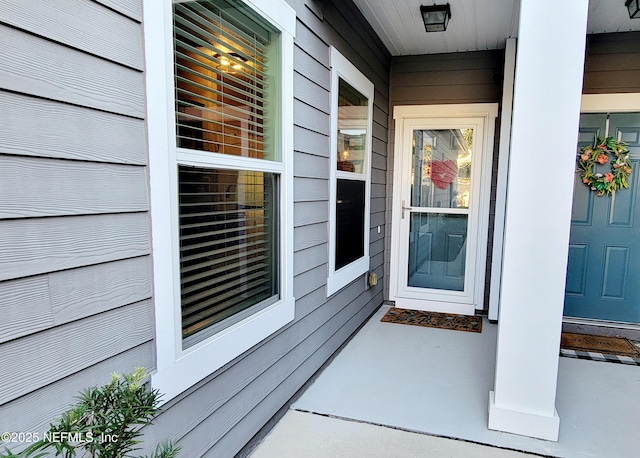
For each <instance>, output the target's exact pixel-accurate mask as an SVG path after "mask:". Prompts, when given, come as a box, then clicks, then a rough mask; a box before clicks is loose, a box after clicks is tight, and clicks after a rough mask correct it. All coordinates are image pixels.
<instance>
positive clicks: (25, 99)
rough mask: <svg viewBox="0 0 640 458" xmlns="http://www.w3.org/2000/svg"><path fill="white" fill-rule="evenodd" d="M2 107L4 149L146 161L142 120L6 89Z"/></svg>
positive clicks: (0, 127)
mask: <svg viewBox="0 0 640 458" xmlns="http://www.w3.org/2000/svg"><path fill="white" fill-rule="evenodd" d="M0 106H2V108H3V112H4V113H6V116H3V119H2V122H1V123H0V139H2V141H0V153H5V154H15V155H20V156H35V157H51V158H60V159H77V160H81V161H94V162H95V161H98V162H114V163H123V164H137V165H144V164H146V160H147V153H146V150H145V132H144V121H143V120H141V119H134V118H129V117H125V116H119V115H117V114H113V113H105V112H102V111H97V110H92V109H88V108H82V107H77V106H74V105H68V104H65V103H59V102H54V101H51V100H45V99H40V98H35V97H29V96H26V95H21V94H14V93H10V92H2V91H0ZM26 120H28V122H26Z"/></svg>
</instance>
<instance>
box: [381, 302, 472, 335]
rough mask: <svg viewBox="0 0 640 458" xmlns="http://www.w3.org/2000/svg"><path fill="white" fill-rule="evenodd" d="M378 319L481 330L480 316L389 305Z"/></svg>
mask: <svg viewBox="0 0 640 458" xmlns="http://www.w3.org/2000/svg"><path fill="white" fill-rule="evenodd" d="M380 321H384V322H387V323H398V324H412V325H414V326H425V327H428V328H440V329H452V330H454V331H468V332H482V317H480V316H467V315H454V314H451V313H438V312H423V311H421V310H409V309H401V308H398V307H391V308H390V309H389V311H387V313H385V315H384V316H383V317H382V319H381V320H380Z"/></svg>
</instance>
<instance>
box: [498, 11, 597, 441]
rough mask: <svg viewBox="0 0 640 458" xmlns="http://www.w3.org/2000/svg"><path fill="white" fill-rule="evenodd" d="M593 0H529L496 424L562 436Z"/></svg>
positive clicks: (515, 126)
mask: <svg viewBox="0 0 640 458" xmlns="http://www.w3.org/2000/svg"><path fill="white" fill-rule="evenodd" d="M587 10H588V0H573V1H571V2H567V1H562V2H559V1H557V0H522V1H521V5H520V25H519V31H518V50H517V58H516V76H515V88H514V105H513V120H512V134H511V156H510V161H509V183H508V186H507V208H506V218H505V237H504V254H503V273H502V291H501V297H500V315H499V321H498V323H499V329H498V345H497V354H496V378H495V389H494V391H492V392H491V393H490V401H489V428H490V429H496V430H500V431H506V432H510V433H515V434H522V435H526V436H532V437H537V438H541V439H547V440H558V431H559V427H560V418H559V417H558V413H557V412H556V409H555V399H556V385H557V375H558V352H559V346H560V332H561V326H562V309H563V303H564V287H565V276H566V268H567V253H568V245H569V229H570V220H571V202H572V198H573V178H574V171H575V156H576V142H577V135H578V123H579V114H580V97H581V92H582V76H583V65H584V52H585V39H586V24H587Z"/></svg>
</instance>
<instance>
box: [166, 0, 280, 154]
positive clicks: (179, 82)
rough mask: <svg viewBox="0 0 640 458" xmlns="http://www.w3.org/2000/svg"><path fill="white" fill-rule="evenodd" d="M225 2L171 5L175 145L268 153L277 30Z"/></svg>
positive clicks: (238, 5) (239, 6)
mask: <svg viewBox="0 0 640 458" xmlns="http://www.w3.org/2000/svg"><path fill="white" fill-rule="evenodd" d="M253 16H254V14H253V12H252V11H251V10H250V9H249V8H248V7H246V6H245V5H242V4H241V3H239V2H235V1H231V0H214V1H195V2H180V3H174V15H173V17H174V53H175V60H174V64H175V88H176V101H177V103H176V127H177V145H178V147H181V148H189V149H197V150H201V151H210V152H216V153H222V154H230V155H235V156H244V157H251V158H259V159H270V160H275V159H278V158H277V157H274V154H275V150H276V149H275V147H274V145H273V144H272V143H271V142H273V141H274V135H273V128H274V127H275V126H273V122H272V121H270V120H271V119H275V118H276V116H275V113H272V112H271V111H272V110H271V109H270V106H269V104H268V100H270V99H271V97H270V96H271V95H273V93H274V92H275V90H276V88H275V85H274V84H273V83H274V80H275V78H274V77H273V72H274V71H275V69H277V63H278V55H277V49H276V46H274V45H275V43H276V40H275V38H276V36H277V33H276V32H275V31H274V30H271V29H270V28H269V27H268V26H267V25H265V24H264V23H263V22H262V21H260V19H259V18H255V17H253Z"/></svg>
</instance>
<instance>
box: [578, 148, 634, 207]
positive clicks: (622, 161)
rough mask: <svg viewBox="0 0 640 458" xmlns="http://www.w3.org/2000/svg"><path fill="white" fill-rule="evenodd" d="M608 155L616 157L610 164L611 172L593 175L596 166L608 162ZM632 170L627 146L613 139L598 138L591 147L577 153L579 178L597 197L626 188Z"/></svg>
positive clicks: (581, 149)
mask: <svg viewBox="0 0 640 458" xmlns="http://www.w3.org/2000/svg"><path fill="white" fill-rule="evenodd" d="M608 153H612V154H614V155H615V157H616V158H615V160H614V161H613V162H612V164H611V172H609V173H605V174H602V173H594V171H595V166H596V164H606V163H607V162H609V157H608V156H607V154H608ZM632 170H633V169H632V168H631V162H629V150H628V149H627V144H626V143H625V142H621V141H618V140H616V139H615V138H614V137H607V138H602V137H598V138H596V141H595V143H594V145H593V146H585V147H583V148H580V151H579V152H578V173H579V174H580V178H582V182H583V183H584V184H586V185H587V186H589V187H590V188H591V189H592V190H593V191H595V192H596V195H597V196H604V195H605V194H611V193H612V192H613V191H617V190H618V189H622V188H628V187H629V175H631V171H632Z"/></svg>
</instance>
